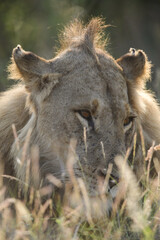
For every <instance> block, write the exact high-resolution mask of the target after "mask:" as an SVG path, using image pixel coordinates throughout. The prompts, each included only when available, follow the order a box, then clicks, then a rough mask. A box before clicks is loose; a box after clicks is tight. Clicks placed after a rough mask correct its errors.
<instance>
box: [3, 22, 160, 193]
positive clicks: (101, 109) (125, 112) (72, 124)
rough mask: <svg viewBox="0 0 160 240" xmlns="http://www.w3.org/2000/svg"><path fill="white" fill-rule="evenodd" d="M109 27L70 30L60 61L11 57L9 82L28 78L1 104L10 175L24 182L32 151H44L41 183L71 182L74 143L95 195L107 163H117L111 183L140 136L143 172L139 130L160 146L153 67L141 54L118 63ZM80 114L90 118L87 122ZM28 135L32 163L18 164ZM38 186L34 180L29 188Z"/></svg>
mask: <svg viewBox="0 0 160 240" xmlns="http://www.w3.org/2000/svg"><path fill="white" fill-rule="evenodd" d="M104 27H105V26H104V23H103V21H102V20H101V19H99V18H98V19H92V20H91V22H90V23H89V24H88V25H87V26H83V25H82V24H81V23H80V22H75V23H73V24H71V26H69V27H67V28H66V29H65V32H64V33H63V39H61V45H62V47H61V50H60V52H59V54H58V55H57V56H56V57H55V58H54V59H51V60H45V59H43V58H40V57H38V56H37V55H35V54H33V53H31V52H26V51H24V50H23V49H22V48H21V46H17V47H16V48H15V49H14V50H13V56H12V64H11V65H10V67H9V71H10V77H11V78H14V79H22V80H23V82H24V86H23V85H17V86H15V87H14V88H13V89H12V90H9V91H7V92H6V93H4V94H2V96H1V98H0V151H1V154H2V159H3V162H4V163H5V170H6V172H11V174H13V175H15V176H16V177H18V178H20V179H21V180H23V181H24V180H25V173H26V168H27V161H28V159H31V158H32V156H31V152H32V148H33V146H38V149H39V157H40V158H39V165H40V179H43V180H44V181H45V178H46V176H47V175H48V174H53V175H54V176H56V177H57V178H60V179H62V180H64V181H68V179H69V177H68V175H69V174H68V171H67V156H68V149H69V145H70V140H71V139H76V141H77V146H76V154H77V159H76V161H75V163H74V165H73V168H74V172H75V175H76V176H77V177H83V175H86V178H87V184H86V186H87V188H88V190H89V192H90V194H91V195H92V194H93V195H94V194H95V192H96V191H97V187H96V182H97V177H102V178H104V177H105V174H106V173H105V169H107V168H108V165H109V163H112V164H113V176H114V177H118V173H117V169H116V166H115V164H114V158H115V157H116V156H117V155H119V154H120V155H123V156H124V155H125V153H126V151H127V149H128V147H131V148H132V147H133V137H134V134H135V132H137V134H138V138H137V148H136V160H135V161H136V165H135V171H136V172H137V169H136V166H138V169H140V168H141V167H142V166H143V156H142V149H141V141H140V135H139V126H141V127H142V129H143V133H144V137H145V143H146V148H149V147H150V146H151V145H152V141H153V140H154V141H155V142H156V144H159V143H160V124H159V122H160V110H159V106H158V104H157V102H156V101H155V100H154V97H153V96H152V94H150V93H149V92H148V91H146V90H145V82H146V79H148V78H150V67H151V64H150V63H149V62H148V59H147V56H146V54H145V53H144V52H143V51H142V50H137V51H136V50H134V49H132V50H131V51H130V52H129V53H127V54H126V55H124V56H122V57H121V58H120V59H118V60H117V61H116V60H114V59H113V58H112V57H111V56H110V55H109V54H108V53H107V52H106V51H105V50H104V45H105V41H102V36H103V31H102V30H103V28H104ZM82 110H83V111H87V113H85V114H88V112H89V113H90V118H89V119H88V120H86V119H85V118H84V117H83V116H82ZM133 116H134V117H135V116H137V118H134V119H133ZM128 119H129V120H128ZM130 119H131V120H130ZM127 121H128V122H127ZM126 122H127V124H126ZM12 124H15V125H16V129H17V132H18V138H19V142H20V149H17V146H16V143H15V142H14V137H13V133H12V128H11V125H12ZM84 128H85V131H86V138H87V145H86V143H85V141H84ZM29 129H31V136H30V141H29V145H28V148H27V151H26V157H25V160H24V162H23V163H20V162H19V161H21V160H22V157H23V145H24V143H25V141H26V136H27V133H28V131H29ZM130 160H131V161H132V154H131V156H130ZM32 161H34V159H32ZM10 165H11V166H10ZM31 168H32V164H31ZM82 168H83V171H82ZM142 169H143V167H142ZM14 171H15V172H14ZM33 179H34V176H33V175H32V174H31V176H30V184H34V183H33V182H34V180H33Z"/></svg>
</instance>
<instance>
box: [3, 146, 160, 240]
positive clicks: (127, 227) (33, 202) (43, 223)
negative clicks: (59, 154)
mask: <svg viewBox="0 0 160 240" xmlns="http://www.w3.org/2000/svg"><path fill="white" fill-rule="evenodd" d="M70 147H71V151H69V156H68V165H67V167H68V172H69V175H70V182H71V183H72V184H70V182H68V183H67V184H66V187H65V193H64V196H63V201H61V196H60V195H58V194H55V192H56V191H54V190H55V189H61V188H62V186H63V184H62V182H61V181H60V180H58V179H56V178H55V177H54V176H52V175H49V176H48V182H50V183H52V186H53V185H54V186H56V187H55V188H54V189H53V188H52V187H51V185H47V186H45V187H42V188H40V189H39V190H36V189H34V188H33V187H30V188H29V178H30V173H29V170H28V169H29V168H30V159H27V161H28V168H27V170H26V182H24V183H22V182H20V181H19V180H18V179H16V178H13V177H9V176H3V177H0V240H21V239H23V240H30V239H31V240H43V239H46V240H50V239H56V240H63V239H65V240H71V239H72V240H78V239H79V240H81V239H84V240H92V239H96V240H102V239H107V240H110V239H113V240H118V239H121V240H125V239H128V240H136V239H143V240H152V239H156V240H158V239H160V164H159V162H158V160H157V159H154V164H155V168H156V171H157V177H156V178H155V179H154V180H153V179H152V180H151V179H150V178H149V171H150V169H149V168H150V162H151V161H152V156H153V152H154V151H159V149H160V146H154V145H153V146H152V147H151V149H149V151H148V153H147V156H146V158H145V159H146V161H148V163H149V164H148V165H147V166H148V167H147V168H146V171H145V176H144V178H143V180H142V181H139V182H137V179H136V177H135V175H134V173H133V171H132V166H129V165H128V164H127V156H126V158H125V159H123V158H122V157H120V156H119V157H117V158H116V159H115V161H116V164H117V167H118V169H119V172H120V176H121V180H120V182H119V183H118V184H117V186H118V190H117V191H118V192H117V195H116V197H115V199H114V201H113V200H112V199H111V197H110V196H109V195H106V194H104V193H103V192H102V193H100V195H99V196H98V197H97V198H93V199H92V198H90V197H89V194H88V192H87V189H86V184H85V178H84V179H81V178H79V179H77V178H75V175H74V171H73V167H72V166H73V162H74V154H75V152H74V147H75V143H74V142H72V145H71V146H70ZM32 152H33V155H34V156H33V157H34V158H36V159H37V156H38V155H37V152H36V150H35V149H34V150H33V151H32ZM24 154H25V153H24ZM133 154H134V151H133ZM36 162H37V164H38V161H36ZM34 168H35V169H33V172H34V170H35V175H36V173H37V171H38V170H37V169H38V166H37V165H36V166H34ZM2 169H3V167H2V166H0V171H1V173H0V175H2ZM110 170H111V169H110ZM4 178H9V179H10V180H11V181H12V182H14V183H15V185H16V184H17V185H18V192H19V196H20V195H21V192H23V193H24V194H23V200H19V199H20V198H19V199H17V198H15V197H14V196H13V197H6V188H5V186H4V184H3V179H4ZM108 179H109V176H106V181H105V184H106V185H107V184H108ZM140 185H141V186H142V187H140ZM101 187H102V189H103V186H101ZM22 189H23V191H22ZM106 202H107V204H110V205H111V204H112V211H110V212H108V213H107V206H106Z"/></svg>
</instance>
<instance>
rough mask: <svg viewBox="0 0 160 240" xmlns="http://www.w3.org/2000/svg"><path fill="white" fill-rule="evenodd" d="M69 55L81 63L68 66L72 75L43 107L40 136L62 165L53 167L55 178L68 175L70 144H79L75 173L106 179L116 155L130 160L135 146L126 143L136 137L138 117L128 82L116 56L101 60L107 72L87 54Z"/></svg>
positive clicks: (63, 78) (38, 119) (56, 88)
mask: <svg viewBox="0 0 160 240" xmlns="http://www.w3.org/2000/svg"><path fill="white" fill-rule="evenodd" d="M69 54H73V55H74V56H75V55H77V56H75V58H76V61H75V60H74V61H72V60H71V62H70V63H69V64H68V66H67V65H65V70H66V72H67V73H66V74H64V75H62V76H61V77H60V79H59V83H58V84H57V86H56V87H55V88H54V89H53V90H52V92H51V93H50V95H49V97H48V98H47V99H46V100H45V101H44V102H43V104H42V105H41V106H39V112H38V116H37V131H40V132H42V134H43V135H44V136H45V139H46V141H47V144H49V145H50V147H51V149H53V153H54V154H55V153H57V155H58V156H57V157H58V159H59V162H58V163H57V162H56V163H55V162H53V171H55V173H57V172H59V174H62V173H63V171H64V169H63V168H62V169H61V166H63V167H64V168H65V167H66V161H67V151H68V147H69V143H70V140H71V139H76V140H77V145H76V153H77V157H78V160H77V162H76V163H75V164H74V168H75V173H76V174H78V176H79V177H80V176H81V174H82V173H81V170H80V164H81V165H82V166H85V168H86V167H87V166H89V167H90V170H92V171H97V173H98V174H102V175H103V169H107V168H108V164H109V163H114V161H113V160H114V157H115V156H116V155H117V154H118V155H125V151H126V144H127V145H129V144H130V143H129V142H127V143H125V139H126V138H127V134H129V135H131V136H132V133H133V129H134V116H135V113H134V112H133V110H132V108H131V106H130V104H129V102H128V96H127V85H126V81H125V79H124V77H123V75H122V73H121V70H120V67H119V66H118V65H117V64H116V63H115V61H114V60H113V59H112V58H111V57H109V56H108V55H100V66H102V67H101V68H102V69H98V67H97V64H96V62H95V61H94V59H92V58H91V57H89V56H87V55H86V54H85V53H83V52H81V51H74V50H73V52H72V53H71V52H70V53H69ZM66 55H68V53H67V54H66ZM67 57H68V56H65V58H67ZM59 64H60V63H59ZM70 66H72V69H71V70H70V71H68V68H70ZM53 70H54V62H53ZM59 71H60V70H59ZM101 71H102V72H103V74H101V73H102V72H101ZM129 139H131V137H130V138H129ZM64 149H65V151H64ZM60 161H61V162H60ZM79 162H80V164H79ZM57 164H58V165H59V166H57ZM54 165H56V166H54ZM57 168H59V169H58V171H57ZM85 168H84V171H85ZM87 171H88V170H87Z"/></svg>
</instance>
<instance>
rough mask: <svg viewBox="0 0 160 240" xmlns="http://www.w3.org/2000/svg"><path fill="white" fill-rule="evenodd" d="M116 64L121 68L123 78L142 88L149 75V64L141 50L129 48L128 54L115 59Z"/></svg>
mask: <svg viewBox="0 0 160 240" xmlns="http://www.w3.org/2000/svg"><path fill="white" fill-rule="evenodd" d="M117 63H118V64H119V65H120V66H121V67H122V70H123V74H124V76H125V77H126V78H127V79H128V80H131V81H135V83H136V85H138V86H142V87H143V86H144V84H145V82H146V80H147V79H149V78H150V75H151V63H150V62H149V61H148V58H147V56H146V54H145V53H144V52H143V51H142V50H135V49H134V48H131V49H130V50H129V53H127V54H125V55H123V56H122V57H120V58H119V59H117Z"/></svg>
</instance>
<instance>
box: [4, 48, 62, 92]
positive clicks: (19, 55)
mask: <svg viewBox="0 0 160 240" xmlns="http://www.w3.org/2000/svg"><path fill="white" fill-rule="evenodd" d="M8 70H9V73H10V75H9V77H10V78H12V79H22V80H23V81H24V83H25V86H26V89H27V90H28V91H29V92H32V93H36V94H38V93H41V92H42V91H44V90H45V91H46V89H49V88H51V85H53V86H54V85H55V84H56V83H57V81H58V79H57V78H58V76H57V75H58V74H56V73H52V72H51V66H50V62H49V61H47V60H45V59H43V58H41V57H39V56H37V55H36V54H34V53H32V52H27V51H24V50H23V49H22V47H21V46H20V45H18V46H17V47H16V48H14V49H13V53H12V63H11V65H10V66H9V68H8Z"/></svg>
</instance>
